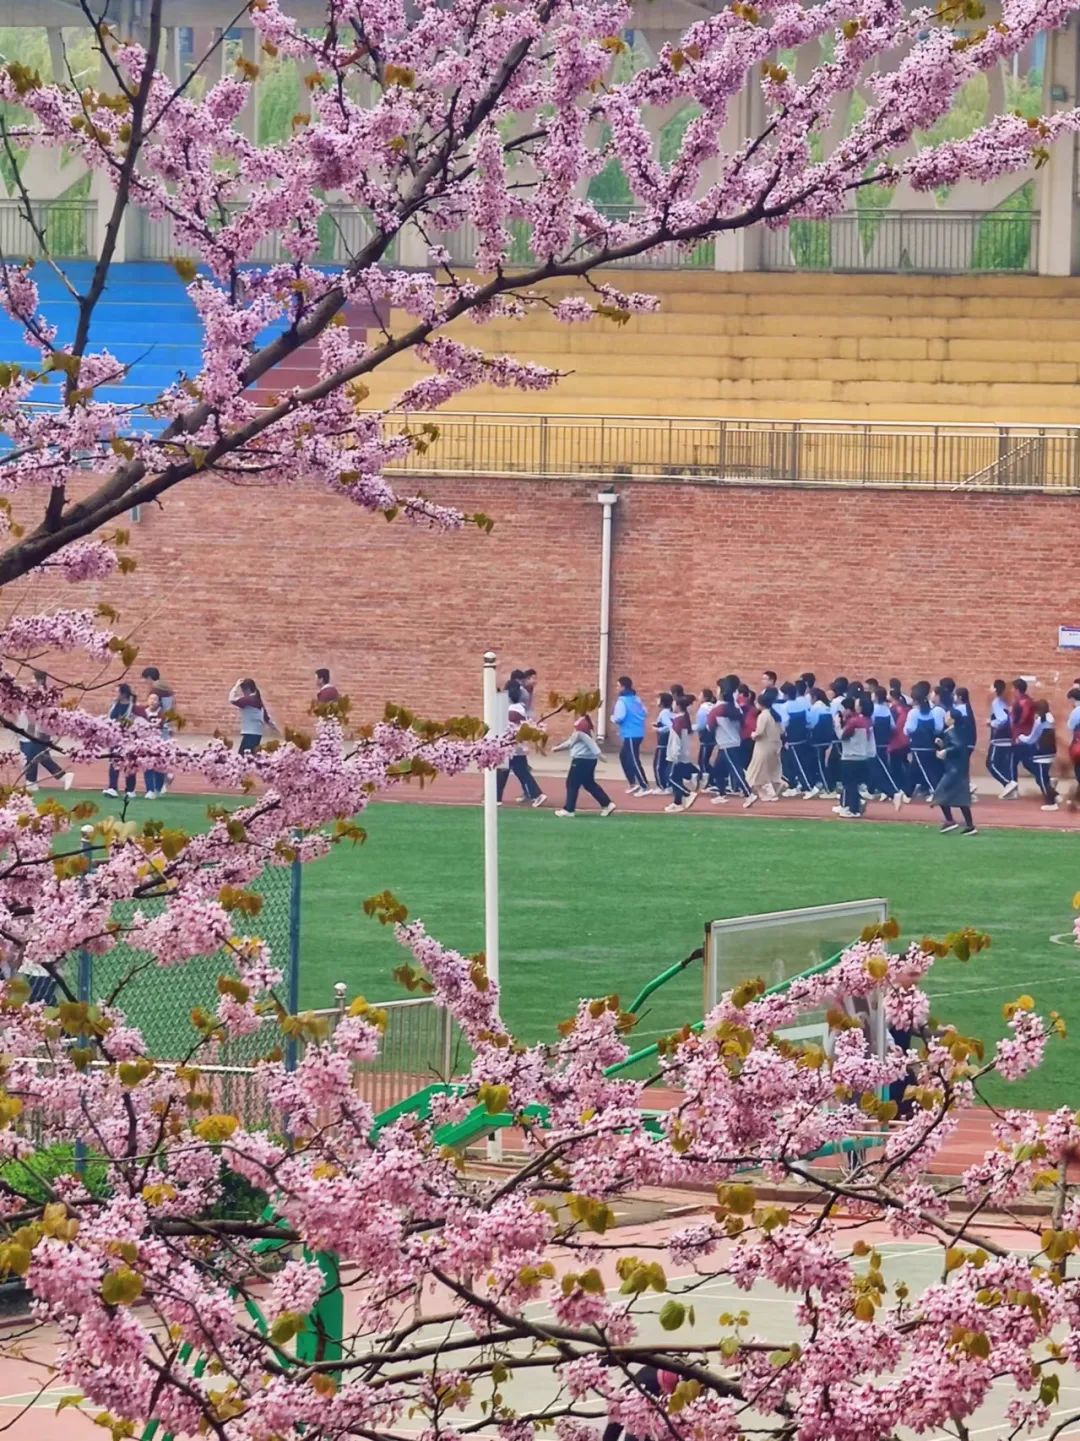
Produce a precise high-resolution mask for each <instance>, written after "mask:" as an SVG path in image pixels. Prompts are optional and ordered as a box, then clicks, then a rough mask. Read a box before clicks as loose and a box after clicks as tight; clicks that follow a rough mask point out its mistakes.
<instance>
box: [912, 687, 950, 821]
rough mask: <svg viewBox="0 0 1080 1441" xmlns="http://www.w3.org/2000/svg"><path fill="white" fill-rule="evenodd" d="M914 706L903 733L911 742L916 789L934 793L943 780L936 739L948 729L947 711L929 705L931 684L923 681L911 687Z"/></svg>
mask: <svg viewBox="0 0 1080 1441" xmlns="http://www.w3.org/2000/svg"><path fill="white" fill-rule="evenodd" d="M911 700H912V706H911V710H910V712H909V713H908V718H907V720H906V721H905V722H904V733H905V735H906V736H907V737H908V739H909V740H910V742H911V765H912V768H913V770H914V780H915V789H916V790H924V791H925V792H926V793H927V797H930V796H932V795H933V794H934V791H935V790H936V789H937V783H938V781H939V780H940V779H941V760H940V758H939V756H938V752H937V746H936V744H935V742H936V741H937V738H938V736H940V735H941V734H942V732H943V731H944V730H945V712H944V711H943V710H942V709H941V707H940V706H935V705H931V704H930V684H929V682H928V681H925V680H921V681H918V682H917V684H915V685H913V686H912V688H911Z"/></svg>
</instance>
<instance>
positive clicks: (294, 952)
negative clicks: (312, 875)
mask: <svg viewBox="0 0 1080 1441" xmlns="http://www.w3.org/2000/svg"><path fill="white" fill-rule="evenodd" d="M296 839H299V838H298V837H297V838H296ZM300 872H301V865H300V860H299V858H296V859H294V860H293V862H292V866H291V872H290V875H289V970H288V976H287V978H286V987H287V991H288V1004H289V1014H290V1015H292V1016H295V1015H296V1013H297V1011H298V1010H299V1009H300V899H301V879H300ZM298 1060H299V1047H298V1044H297V1041H296V1037H295V1036H291V1037H290V1038H289V1042H288V1045H287V1046H286V1047H285V1065H286V1067H287V1069H288V1070H290V1071H295V1070H296V1063H297V1061H298Z"/></svg>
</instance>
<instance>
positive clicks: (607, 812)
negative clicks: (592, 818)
mask: <svg viewBox="0 0 1080 1441" xmlns="http://www.w3.org/2000/svg"><path fill="white" fill-rule="evenodd" d="M614 809H615V802H614V801H612V802H611V804H610V805H606V806H601V807H600V814H601V815H602V816H609V815H610V814H611V812H612V811H613V810H614Z"/></svg>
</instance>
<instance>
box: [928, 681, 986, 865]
mask: <svg viewBox="0 0 1080 1441" xmlns="http://www.w3.org/2000/svg"><path fill="white" fill-rule="evenodd" d="M934 744H935V747H936V749H937V751H938V753H939V754H940V755H941V757H942V760H943V762H944V764H943V766H942V771H941V778H940V780H939V781H938V783H937V785H936V786H935V787H934V805H936V806H940V807H941V816H942V822H941V829H942V832H943V833H944V832H947V831H955V830H957V829H958V824H957V822H956V821H955V820H954V819H953V813H952V808H953V806H957V807H958V808H959V810H960V814H961V815H962V816H963V818H964V835H966V836H974V835H977V834H978V832H977V831H976V829H975V822H974V821H973V820H972V818H971V747H970V746H969V745H968V742H967V737H966V736H965V734H964V730H963V727H962V725H961V723H960V721H959V720H958V718H957V712H956V709H955V707H954V708H953V709H950V710H948V711H946V712H945V725H944V730H943V731H942V733H941V735H939V736H938V737H937V740H936V741H935V743H934Z"/></svg>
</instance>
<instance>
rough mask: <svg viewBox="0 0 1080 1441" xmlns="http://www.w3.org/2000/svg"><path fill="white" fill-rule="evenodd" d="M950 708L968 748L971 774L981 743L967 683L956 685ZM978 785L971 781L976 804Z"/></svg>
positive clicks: (973, 800) (961, 737) (973, 798)
mask: <svg viewBox="0 0 1080 1441" xmlns="http://www.w3.org/2000/svg"><path fill="white" fill-rule="evenodd" d="M949 710H950V712H951V713H952V716H953V718H954V720H955V721H956V730H957V734H958V735H959V736H960V739H961V740H962V741H963V742H964V744H965V745H966V746H967V748H968V761H969V776H970V761H971V757H972V756H973V755H974V754H975V747H976V746H977V745H978V743H979V726H978V722H977V721H976V719H975V708H974V706H973V705H972V704H971V695H970V693H969V691H968V688H967V686H966V685H954V686H953V688H952V692H951V696H950V705H949ZM975 790H976V786H975V784H974V782H972V783H971V800H972V803H973V804H974V802H975V800H976V796H975Z"/></svg>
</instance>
